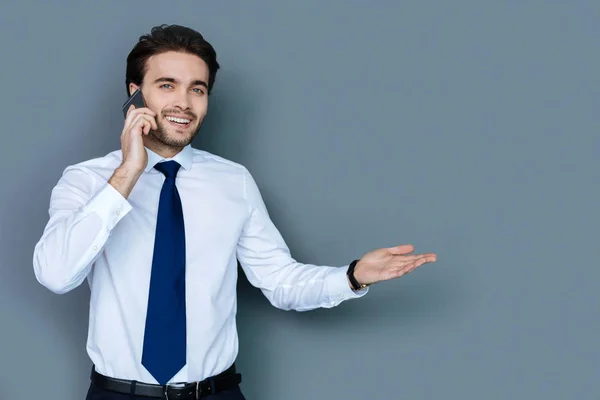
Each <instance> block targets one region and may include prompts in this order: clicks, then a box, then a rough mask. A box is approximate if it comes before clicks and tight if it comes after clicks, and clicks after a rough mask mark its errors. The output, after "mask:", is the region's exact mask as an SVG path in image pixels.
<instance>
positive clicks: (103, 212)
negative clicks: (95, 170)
mask: <svg viewBox="0 0 600 400" xmlns="http://www.w3.org/2000/svg"><path fill="white" fill-rule="evenodd" d="M131 209H132V207H131V204H129V202H128V201H127V199H126V198H125V197H123V195H122V194H121V193H119V191H118V190H117V189H115V188H114V187H113V186H112V185H111V184H109V183H106V184H105V185H104V187H103V188H102V189H100V190H99V191H98V193H96V194H95V195H94V197H92V199H91V200H90V202H89V203H88V204H87V206H86V210H87V211H88V212H90V213H94V214H97V215H98V216H100V219H101V220H102V221H103V223H104V224H105V226H106V227H107V228H108V230H111V229H112V228H114V227H115V226H116V225H117V223H118V222H119V221H120V220H121V218H123V217H124V216H125V215H126V214H127V213H129V211H131Z"/></svg>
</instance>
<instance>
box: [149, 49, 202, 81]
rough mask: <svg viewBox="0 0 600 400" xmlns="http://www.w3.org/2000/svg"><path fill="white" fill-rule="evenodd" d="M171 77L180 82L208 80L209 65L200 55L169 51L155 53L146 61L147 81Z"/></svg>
mask: <svg viewBox="0 0 600 400" xmlns="http://www.w3.org/2000/svg"><path fill="white" fill-rule="evenodd" d="M162 77H169V78H174V79H177V80H178V81H180V82H183V83H186V82H193V81H196V80H201V81H204V82H208V66H207V65H206V63H205V62H204V60H202V59H201V58H200V57H198V56H196V55H194V54H189V53H181V52H174V51H169V52H166V53H160V54H155V55H153V56H151V57H150V58H148V61H146V75H145V77H144V80H145V81H153V80H154V79H157V78H162Z"/></svg>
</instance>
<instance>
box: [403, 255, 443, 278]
mask: <svg viewBox="0 0 600 400" xmlns="http://www.w3.org/2000/svg"><path fill="white" fill-rule="evenodd" d="M436 261H437V256H436V255H435V254H433V253H429V254H421V255H417V256H407V257H403V259H402V261H400V263H398V264H397V266H396V268H395V274H396V277H400V276H402V275H406V274H408V273H411V272H412V271H414V270H415V269H417V268H419V267H420V266H421V265H423V264H427V263H431V262H436Z"/></svg>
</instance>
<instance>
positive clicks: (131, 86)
mask: <svg viewBox="0 0 600 400" xmlns="http://www.w3.org/2000/svg"><path fill="white" fill-rule="evenodd" d="M138 89H139V86H138V85H136V84H135V83H130V84H129V95H130V96H131V95H132V94H133V92H135V91H136V90H138Z"/></svg>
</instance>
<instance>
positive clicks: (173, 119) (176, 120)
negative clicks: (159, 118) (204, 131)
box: [165, 116, 192, 128]
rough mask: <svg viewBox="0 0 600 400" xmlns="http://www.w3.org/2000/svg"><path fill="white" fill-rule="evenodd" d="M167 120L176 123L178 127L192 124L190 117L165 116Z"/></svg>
mask: <svg viewBox="0 0 600 400" xmlns="http://www.w3.org/2000/svg"><path fill="white" fill-rule="evenodd" d="M165 118H166V120H167V121H169V123H170V124H171V125H174V126H176V127H179V128H187V127H188V126H190V123H191V122H192V121H191V120H190V119H188V118H181V117H171V116H168V117H165Z"/></svg>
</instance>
